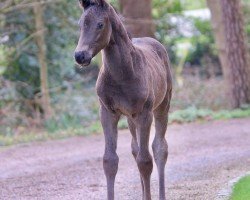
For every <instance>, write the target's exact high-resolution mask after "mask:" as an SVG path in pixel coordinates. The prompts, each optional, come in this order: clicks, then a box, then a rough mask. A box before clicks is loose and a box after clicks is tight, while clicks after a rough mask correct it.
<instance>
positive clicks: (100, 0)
mask: <svg viewBox="0 0 250 200" xmlns="http://www.w3.org/2000/svg"><path fill="white" fill-rule="evenodd" d="M79 3H80V5H81V7H83V8H84V9H86V8H88V7H89V6H91V5H96V4H97V5H99V6H102V7H104V5H105V3H106V1H105V0H79Z"/></svg>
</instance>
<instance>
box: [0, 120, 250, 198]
mask: <svg viewBox="0 0 250 200" xmlns="http://www.w3.org/2000/svg"><path fill="white" fill-rule="evenodd" d="M152 132H153V131H152ZM167 138H168V143H169V159H168V164H167V169H166V171H167V173H166V179H167V182H166V183H167V191H166V192H167V197H168V199H169V200H206V199H207V200H211V199H218V193H219V192H220V191H221V190H222V189H223V188H225V187H226V186H227V183H228V181H229V180H231V179H233V178H235V177H237V176H239V175H242V174H244V173H245V172H247V171H249V170H250V119H238V120H229V121H216V122H208V123H202V124H201V123H195V124H187V125H172V126H170V127H169V130H168V136H167ZM151 139H152V138H151ZM130 140H131V136H130V134H129V133H128V131H121V132H120V134H119V142H118V154H119V157H120V163H119V172H118V175H117V179H116V188H115V190H116V199H118V200H137V199H141V186H140V180H139V174H138V171H137V167H136V164H135V162H134V160H133V157H132V155H131V153H130ZM103 146H104V141H103V136H102V135H97V136H90V137H77V138H71V139H66V140H61V141H50V142H44V143H33V144H29V145H19V146H16V147H11V148H8V149H1V150H0V161H1V162H0V199H1V200H9V199H18V200H19V199H20V200H23V199H25V200H34V199H39V200H42V199H43V200H50V199H51V200H56V199H67V200H73V199H83V200H92V199H105V197H106V192H105V191H106V188H105V177H104V175H103V171H102V154H103ZM157 185H158V183H157V172H156V170H155V167H154V171H153V174H152V198H153V200H154V199H157V196H158V191H157V188H158V186H157ZM219 199H220V198H219Z"/></svg>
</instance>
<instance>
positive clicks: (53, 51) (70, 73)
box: [0, 0, 250, 145]
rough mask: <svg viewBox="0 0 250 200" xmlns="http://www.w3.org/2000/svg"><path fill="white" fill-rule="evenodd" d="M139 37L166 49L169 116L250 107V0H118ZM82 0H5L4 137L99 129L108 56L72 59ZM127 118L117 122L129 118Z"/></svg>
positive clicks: (14, 139) (181, 118) (0, 122)
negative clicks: (170, 78) (83, 62)
mask: <svg viewBox="0 0 250 200" xmlns="http://www.w3.org/2000/svg"><path fill="white" fill-rule="evenodd" d="M110 2H111V3H112V5H113V6H114V7H115V8H116V9H117V10H118V11H119V12H120V13H121V15H122V20H123V21H124V23H125V24H126V27H127V29H128V31H129V32H130V33H131V34H132V36H134V37H140V36H151V37H155V38H156V39H158V40H159V41H160V42H161V43H163V44H164V46H165V47H166V49H167V50H168V53H169V56H170V59H171V63H172V71H173V75H174V94H173V100H172V104H171V114H170V122H172V123H173V122H178V123H181V122H190V121H194V120H197V119H203V120H211V119H224V118H232V117H245V116H250V107H249V104H250V65H249V58H248V54H249V48H250V46H249V39H250V1H249V0H242V1H238V0H221V1H218V0H207V1H205V0H200V1H196V0H152V1H150V0H137V1H133V0H120V1H118V0H111V1H110ZM81 13H82V10H81V8H80V7H79V6H78V1H77V0H75V1H68V0H53V1H52V0H38V1H36V2H34V1H30V0H3V1H1V3H0V145H8V144H13V143H18V142H26V141H30V140H44V139H48V138H58V137H59V138H60V137H68V136H71V135H86V134H90V133H96V132H100V131H101V127H100V124H99V123H98V109H99V104H98V99H97V96H96V94H95V89H94V86H95V81H96V78H97V76H98V71H99V68H100V66H101V57H100V55H98V56H97V57H96V58H95V59H94V61H93V62H92V64H91V66H90V67H88V68H84V69H81V68H79V67H78V66H76V65H75V62H74V58H73V54H74V49H75V47H76V44H77V40H78V34H79V27H78V19H79V17H80V15H81ZM125 127H126V123H125V121H124V120H122V121H121V123H120V128H125Z"/></svg>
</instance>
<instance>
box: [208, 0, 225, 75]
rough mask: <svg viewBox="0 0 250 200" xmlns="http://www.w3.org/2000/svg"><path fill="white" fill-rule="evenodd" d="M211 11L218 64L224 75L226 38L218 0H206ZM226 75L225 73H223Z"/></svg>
mask: <svg viewBox="0 0 250 200" xmlns="http://www.w3.org/2000/svg"><path fill="white" fill-rule="evenodd" d="M207 5H208V7H209V9H210V12H211V24H212V28H213V32H214V37H215V43H216V47H217V49H218V53H219V59H220V64H221V67H222V70H223V74H224V75H225V74H226V72H227V71H228V70H227V56H226V41H225V40H226V38H225V35H224V24H223V18H222V12H221V5H220V1H218V0H207ZM225 76H226V75H225Z"/></svg>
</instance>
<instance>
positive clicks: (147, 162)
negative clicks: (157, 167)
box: [136, 109, 153, 200]
mask: <svg viewBox="0 0 250 200" xmlns="http://www.w3.org/2000/svg"><path fill="white" fill-rule="evenodd" d="M136 118H137V119H136V131H137V133H136V134H137V139H138V144H139V152H138V155H137V157H136V162H137V166H138V169H139V171H140V174H141V178H142V181H143V186H144V196H143V198H144V200H151V192H150V177H151V173H152V170H153V161H152V156H151V155H150V153H149V148H148V144H149V135H150V127H151V124H152V121H153V113H152V112H151V111H150V110H147V109H145V110H144V111H142V113H140V114H139V115H138V116H137V117H136Z"/></svg>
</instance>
